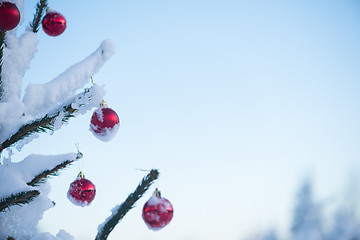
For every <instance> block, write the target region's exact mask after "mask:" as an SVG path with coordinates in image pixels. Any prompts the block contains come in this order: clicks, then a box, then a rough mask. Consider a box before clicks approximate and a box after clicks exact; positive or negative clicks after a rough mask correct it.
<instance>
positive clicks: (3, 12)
mask: <svg viewBox="0 0 360 240" xmlns="http://www.w3.org/2000/svg"><path fill="white" fill-rule="evenodd" d="M19 22H20V11H19V9H18V8H17V6H16V5H15V4H14V3H11V2H2V3H0V29H2V30H4V31H8V30H12V29H14V28H16V26H17V25H18V24H19Z"/></svg>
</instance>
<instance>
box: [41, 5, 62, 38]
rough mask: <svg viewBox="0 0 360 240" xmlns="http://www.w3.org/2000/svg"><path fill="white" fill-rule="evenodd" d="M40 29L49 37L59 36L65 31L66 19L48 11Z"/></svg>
mask: <svg viewBox="0 0 360 240" xmlns="http://www.w3.org/2000/svg"><path fill="white" fill-rule="evenodd" d="M42 28H43V30H44V32H45V33H46V34H47V35H49V36H53V37H56V36H59V35H60V34H62V33H63V32H64V31H65V28H66V19H65V17H64V16H63V15H61V14H60V13H58V12H55V11H49V12H47V13H46V15H45V17H44V18H43V20H42Z"/></svg>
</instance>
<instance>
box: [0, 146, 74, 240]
mask: <svg viewBox="0 0 360 240" xmlns="http://www.w3.org/2000/svg"><path fill="white" fill-rule="evenodd" d="M76 157H77V154H76V153H67V154H61V155H49V156H45V155H38V154H32V155H30V156H28V157H26V158H25V159H24V160H23V161H21V162H18V163H11V162H9V163H7V164H3V165H0V198H5V197H8V196H9V195H11V194H16V193H19V192H22V191H29V190H34V189H36V190H39V191H40V193H41V194H40V195H39V196H37V197H36V198H35V199H34V200H33V201H32V202H30V203H29V204H25V205H22V206H11V207H10V209H9V210H7V211H5V212H1V214H0V239H5V238H6V236H8V235H10V236H13V237H14V238H15V239H20V240H21V239H29V238H30V236H33V235H34V234H36V233H37V229H36V227H37V224H38V222H39V221H40V220H41V219H42V217H43V214H44V212H45V211H46V210H48V209H49V208H51V207H53V203H52V201H51V200H50V199H49V198H48V197H47V195H48V194H49V193H50V185H49V183H48V182H47V181H46V182H45V183H42V184H41V185H39V186H37V187H31V186H29V185H27V183H28V182H30V181H31V180H32V179H33V178H34V177H35V176H37V175H38V174H40V173H42V172H43V171H45V170H48V169H52V168H54V167H55V166H57V165H59V164H61V163H63V162H64V161H67V160H75V159H76ZM36 239H37V238H36ZM39 239H41V238H39ZM60 239H61V238H60ZM64 239H66V238H64Z"/></svg>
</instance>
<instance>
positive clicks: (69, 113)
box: [0, 89, 91, 153]
mask: <svg viewBox="0 0 360 240" xmlns="http://www.w3.org/2000/svg"><path fill="white" fill-rule="evenodd" d="M89 91H90V89H85V90H84V91H83V92H82V93H80V94H78V95H77V96H76V97H74V98H73V100H72V101H71V103H69V104H66V105H65V106H62V107H60V108H59V109H58V110H57V111H55V113H53V114H50V115H49V114H46V115H45V116H44V117H43V118H39V119H36V120H34V121H33V122H30V123H27V124H25V125H23V126H22V127H21V128H20V129H19V130H18V131H17V132H16V133H15V134H13V135H12V136H11V137H9V138H8V139H6V140H5V141H4V142H3V143H1V144H0V153H1V152H2V151H3V150H4V149H6V148H8V147H10V146H11V145H12V144H14V143H16V142H17V141H19V140H22V139H24V138H25V137H28V136H30V135H31V134H33V133H43V132H47V131H54V127H55V121H56V118H57V117H59V116H60V114H64V115H63V116H62V119H61V121H62V123H67V122H68V121H69V119H70V118H73V117H75V115H74V113H75V112H76V111H78V109H74V108H72V104H73V103H75V102H76V100H77V99H80V98H82V97H83V96H85V95H86V94H87V93H88V92H89ZM88 98H89V99H88V100H89V101H90V100H91V97H88ZM84 105H85V104H82V105H79V107H82V106H84Z"/></svg>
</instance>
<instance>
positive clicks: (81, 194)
mask: <svg viewBox="0 0 360 240" xmlns="http://www.w3.org/2000/svg"><path fill="white" fill-rule="evenodd" d="M95 194H96V189H95V185H94V184H93V183H92V182H91V181H90V180H88V179H86V178H85V175H84V174H83V173H82V172H80V173H79V175H78V177H77V178H76V179H75V181H73V182H72V183H71V184H70V187H69V191H68V193H67V197H68V199H69V200H70V201H71V202H72V203H73V204H75V205H78V206H81V207H85V206H88V205H90V203H91V202H92V201H93V200H94V198H95Z"/></svg>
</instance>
